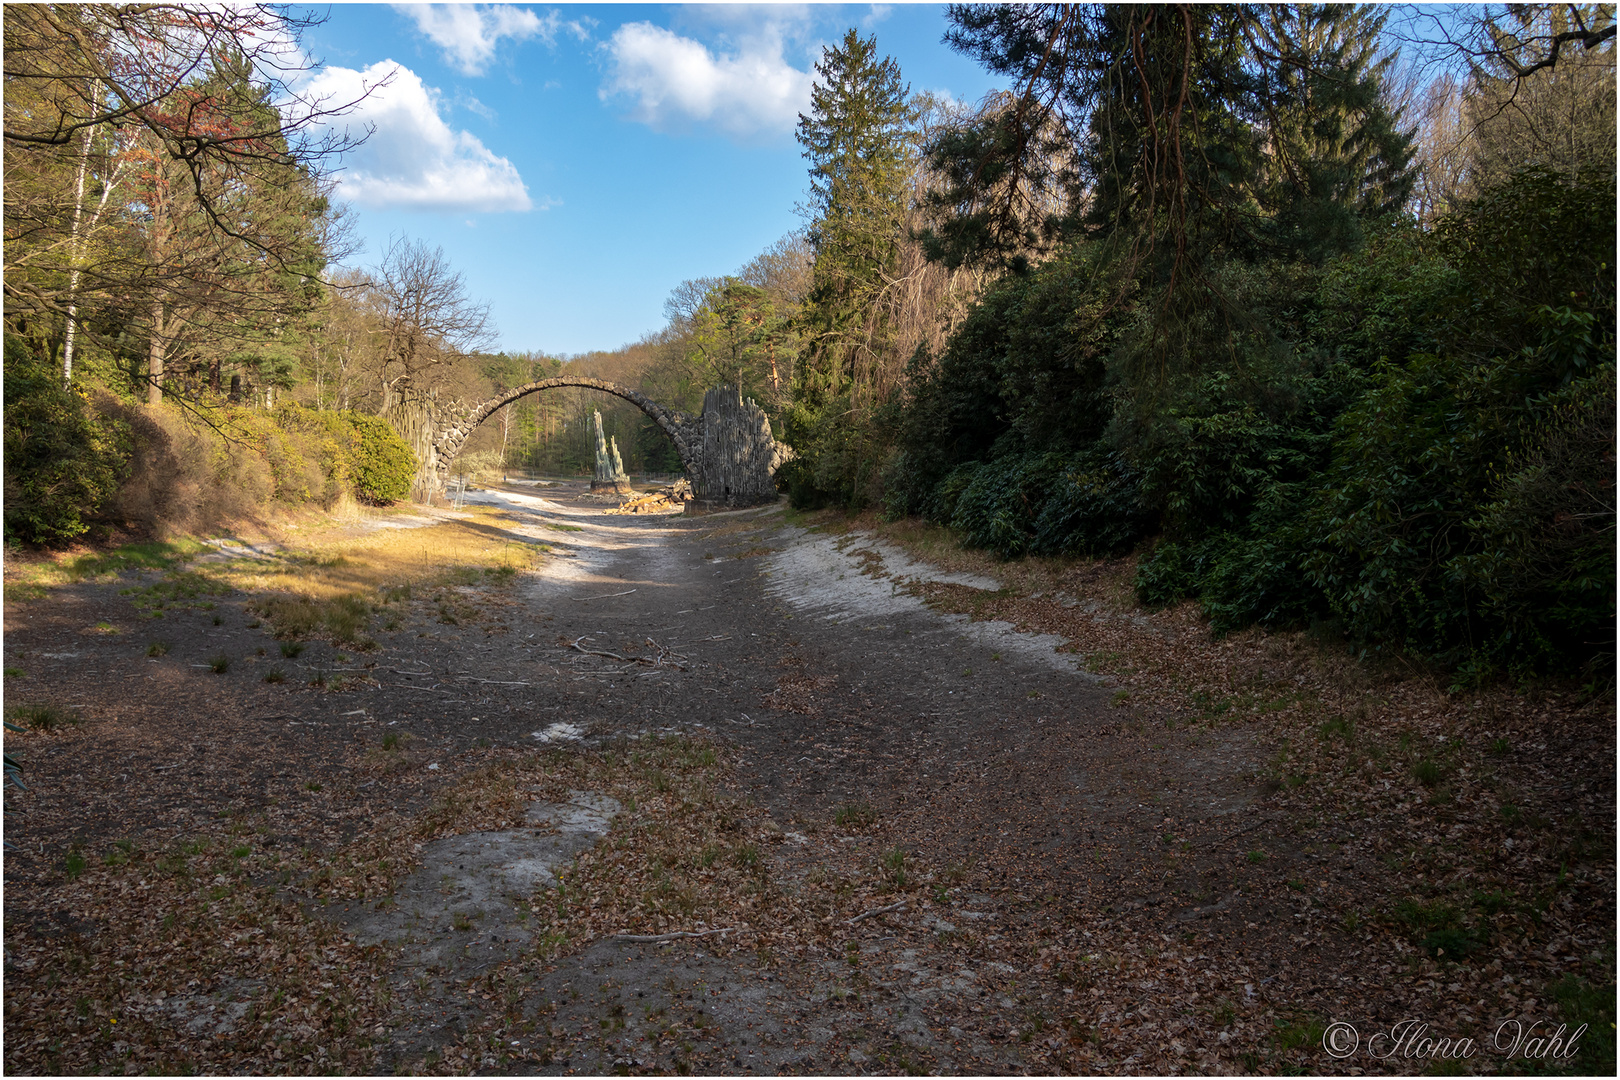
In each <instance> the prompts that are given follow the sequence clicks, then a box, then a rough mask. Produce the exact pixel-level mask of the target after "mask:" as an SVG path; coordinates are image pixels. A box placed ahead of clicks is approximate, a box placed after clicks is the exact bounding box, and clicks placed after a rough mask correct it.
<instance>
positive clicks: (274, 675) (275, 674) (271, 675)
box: [264, 667, 287, 683]
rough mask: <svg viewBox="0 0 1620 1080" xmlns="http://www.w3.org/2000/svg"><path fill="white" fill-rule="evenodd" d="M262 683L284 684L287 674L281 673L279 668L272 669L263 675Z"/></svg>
mask: <svg viewBox="0 0 1620 1080" xmlns="http://www.w3.org/2000/svg"><path fill="white" fill-rule="evenodd" d="M264 681H265V682H267V683H279V682H286V681H287V673H286V672H285V671H282V670H281V669H280V668H279V667H273V668H271V669H270V670H269V671H267V672H265V673H264Z"/></svg>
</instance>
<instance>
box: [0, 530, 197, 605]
mask: <svg viewBox="0 0 1620 1080" xmlns="http://www.w3.org/2000/svg"><path fill="white" fill-rule="evenodd" d="M207 550H209V548H208V545H207V544H204V543H203V542H202V541H200V540H192V539H189V538H182V539H179V540H153V541H148V542H144V543H139V544H125V545H123V546H122V547H117V548H113V549H112V550H110V551H90V552H79V553H77V554H60V555H56V556H53V557H50V558H45V559H41V560H39V561H37V562H28V563H23V564H20V565H19V564H17V563H15V562H13V565H12V566H10V567H8V568H7V575H6V577H7V581H6V586H5V590H6V599H8V600H38V599H41V598H43V597H44V596H45V594H46V592H47V591H48V590H50V589H52V588H55V587H57V586H59V585H71V584H72V583H74V582H77V581H99V582H110V581H112V580H113V579H114V578H116V577H117V575H118V573H119V572H120V571H123V570H167V569H170V568H171V567H174V566H176V565H178V564H180V563H182V562H184V561H185V560H186V559H189V558H191V557H192V556H193V555H196V554H197V553H199V552H202V551H207Z"/></svg>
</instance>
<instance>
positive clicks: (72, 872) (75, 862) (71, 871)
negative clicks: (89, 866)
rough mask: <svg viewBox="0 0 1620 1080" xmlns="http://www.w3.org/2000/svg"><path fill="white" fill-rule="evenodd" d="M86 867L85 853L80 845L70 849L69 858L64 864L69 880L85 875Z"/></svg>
mask: <svg viewBox="0 0 1620 1080" xmlns="http://www.w3.org/2000/svg"><path fill="white" fill-rule="evenodd" d="M84 867H85V861H84V852H82V851H80V850H79V848H78V845H74V846H73V847H71V848H69V849H68V853H67V858H66V859H65V860H63V863H62V869H63V870H65V871H66V872H67V876H68V877H69V878H76V877H78V876H79V875H80V874H82V873H84Z"/></svg>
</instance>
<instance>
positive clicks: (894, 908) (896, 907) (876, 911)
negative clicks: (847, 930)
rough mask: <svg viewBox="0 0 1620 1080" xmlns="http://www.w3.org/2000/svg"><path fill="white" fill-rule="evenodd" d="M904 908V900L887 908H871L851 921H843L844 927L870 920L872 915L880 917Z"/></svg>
mask: <svg viewBox="0 0 1620 1080" xmlns="http://www.w3.org/2000/svg"><path fill="white" fill-rule="evenodd" d="M905 906H906V902H905V901H904V900H902V901H900V902H899V903H898V904H890V905H889V906H888V907H880V908H873V909H872V910H871V911H863V912H861V913H860V914H859V915H857V916H855V917H854V918H853V919H845V920H844V925H845V926H854V925H855V924H856V923H858V922H860V921H861V920H862V919H870V918H871V917H872V916H874V915H882V914H883V913H884V912H886V911H899V910H900V909H901V908H903V907H905Z"/></svg>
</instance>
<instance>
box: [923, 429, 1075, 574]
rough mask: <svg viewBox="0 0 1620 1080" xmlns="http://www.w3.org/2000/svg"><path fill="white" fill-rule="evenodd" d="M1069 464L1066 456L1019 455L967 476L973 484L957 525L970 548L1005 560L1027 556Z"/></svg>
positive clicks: (954, 519) (960, 501) (959, 502)
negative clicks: (1037, 527) (979, 549)
mask: <svg viewBox="0 0 1620 1080" xmlns="http://www.w3.org/2000/svg"><path fill="white" fill-rule="evenodd" d="M1066 465H1067V461H1066V459H1065V457H1064V455H1062V454H1015V455H1010V456H1008V457H1004V458H1000V459H998V460H996V461H992V462H988V463H986V464H984V465H981V466H979V467H978V468H976V469H974V470H973V471H972V472H971V474H967V475H966V476H964V477H963V478H965V479H967V484H966V486H965V487H963V488H962V491H961V494H960V495H958V496H957V498H956V505H955V508H954V513H952V515H951V519H950V522H951V527H952V528H954V529H957V530H958V531H960V532H961V534H962V543H963V545H964V546H966V547H970V548H987V549H989V550H990V551H993V552H995V553H996V554H997V555H1000V556H1001V557H1002V558H1004V559H1011V558H1016V557H1017V556H1020V555H1023V554H1025V553H1026V552H1027V551H1028V550H1029V544H1030V540H1031V539H1032V538H1033V537H1034V534H1035V523H1036V520H1037V518H1038V517H1039V516H1040V513H1041V510H1042V508H1043V507H1044V506H1045V504H1046V500H1047V498H1048V496H1049V495H1050V494H1051V492H1052V489H1053V488H1055V487H1056V486H1057V485H1058V484H1059V483H1060V482H1062V480H1063V476H1064V471H1065V466H1066ZM952 475H953V476H957V475H958V474H957V473H953V474H952Z"/></svg>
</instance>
